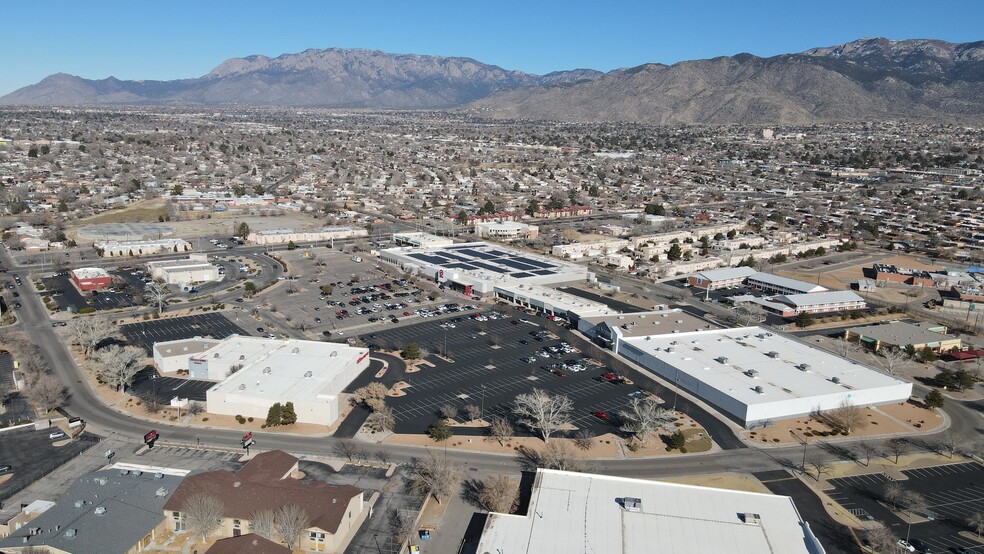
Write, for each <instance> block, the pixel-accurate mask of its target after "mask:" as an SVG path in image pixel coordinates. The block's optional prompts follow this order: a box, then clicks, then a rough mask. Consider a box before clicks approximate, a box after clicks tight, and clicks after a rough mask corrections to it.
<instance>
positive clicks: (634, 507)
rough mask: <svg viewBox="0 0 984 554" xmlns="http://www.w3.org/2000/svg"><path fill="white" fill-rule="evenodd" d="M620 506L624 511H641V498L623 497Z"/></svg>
mask: <svg viewBox="0 0 984 554" xmlns="http://www.w3.org/2000/svg"><path fill="white" fill-rule="evenodd" d="M622 506H623V507H624V508H625V510H626V511H629V512H641V511H642V499H641V498H623V499H622Z"/></svg>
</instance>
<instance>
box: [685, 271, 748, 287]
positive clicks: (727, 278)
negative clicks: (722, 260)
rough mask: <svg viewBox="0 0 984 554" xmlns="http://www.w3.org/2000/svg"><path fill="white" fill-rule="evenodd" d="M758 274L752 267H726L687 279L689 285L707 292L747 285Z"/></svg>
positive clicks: (703, 272)
mask: <svg viewBox="0 0 984 554" xmlns="http://www.w3.org/2000/svg"><path fill="white" fill-rule="evenodd" d="M756 273H758V272H757V271H755V270H754V269H752V268H750V267H745V266H742V267H724V268H721V269H711V270H708V271H702V272H700V273H698V274H696V275H691V276H689V277H687V284H688V285H690V286H692V287H697V288H701V289H706V290H720V289H730V288H734V287H737V286H740V285H743V284H744V283H745V279H748V278H749V277H751V276H752V275H755V274H756Z"/></svg>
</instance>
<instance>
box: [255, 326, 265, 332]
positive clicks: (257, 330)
mask: <svg viewBox="0 0 984 554" xmlns="http://www.w3.org/2000/svg"><path fill="white" fill-rule="evenodd" d="M256 332H257V333H265V332H266V329H264V328H263V327H257V328H256Z"/></svg>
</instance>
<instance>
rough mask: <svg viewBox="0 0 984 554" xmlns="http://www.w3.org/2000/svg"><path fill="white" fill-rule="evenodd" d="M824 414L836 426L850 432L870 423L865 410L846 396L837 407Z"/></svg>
mask: <svg viewBox="0 0 984 554" xmlns="http://www.w3.org/2000/svg"><path fill="white" fill-rule="evenodd" d="M824 416H825V418H826V419H827V420H828V421H829V422H830V423H831V424H832V425H833V426H834V427H836V428H838V429H840V430H842V431H846V432H847V433H848V434H850V433H851V432H852V431H853V430H854V429H858V428H861V427H864V426H865V425H867V424H868V420H867V419H866V418H865V414H864V411H863V410H862V409H861V408H859V407H858V406H856V405H855V404H854V403H853V402H851V401H850V400H848V399H846V398H845V399H844V400H841V403H840V405H839V406H838V407H837V408H834V409H833V410H830V411H829V412H827V413H826V414H824Z"/></svg>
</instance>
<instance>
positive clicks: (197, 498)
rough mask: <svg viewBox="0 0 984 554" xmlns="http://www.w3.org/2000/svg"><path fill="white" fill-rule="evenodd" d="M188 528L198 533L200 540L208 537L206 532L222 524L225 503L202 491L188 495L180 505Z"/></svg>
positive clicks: (203, 540)
mask: <svg viewBox="0 0 984 554" xmlns="http://www.w3.org/2000/svg"><path fill="white" fill-rule="evenodd" d="M181 513H183V514H184V516H185V523H186V524H187V525H188V530H189V531H191V532H192V533H195V534H200V535H201V537H202V542H203V543H204V542H205V541H206V540H207V539H208V534H209V533H211V532H212V531H214V530H215V529H218V528H219V526H220V525H222V516H223V514H224V513H225V505H224V504H222V501H221V500H219V499H218V498H216V497H214V496H212V495H210V494H207V493H204V492H200V493H196V494H193V495H191V496H189V497H188V499H187V500H185V502H184V504H182V506H181Z"/></svg>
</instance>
